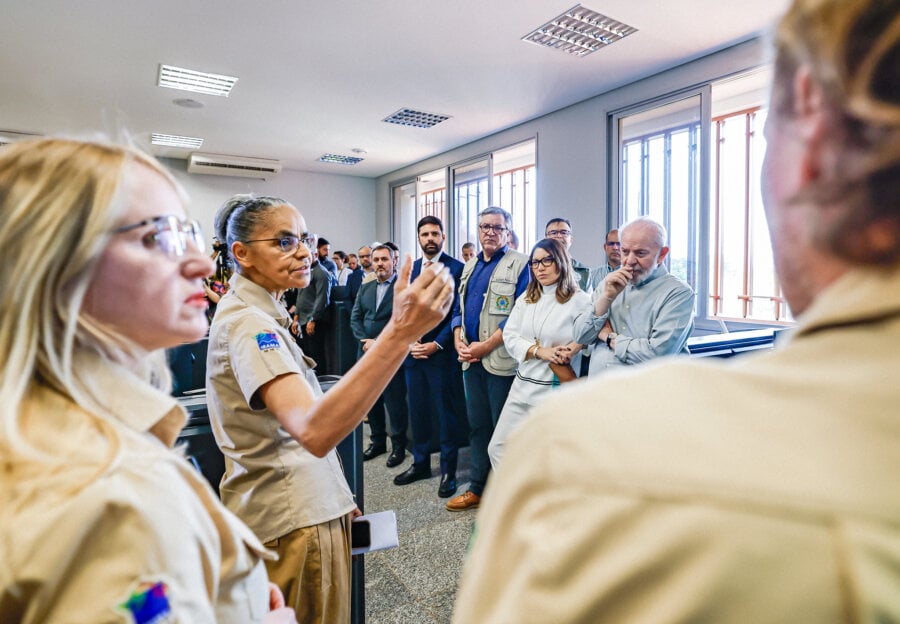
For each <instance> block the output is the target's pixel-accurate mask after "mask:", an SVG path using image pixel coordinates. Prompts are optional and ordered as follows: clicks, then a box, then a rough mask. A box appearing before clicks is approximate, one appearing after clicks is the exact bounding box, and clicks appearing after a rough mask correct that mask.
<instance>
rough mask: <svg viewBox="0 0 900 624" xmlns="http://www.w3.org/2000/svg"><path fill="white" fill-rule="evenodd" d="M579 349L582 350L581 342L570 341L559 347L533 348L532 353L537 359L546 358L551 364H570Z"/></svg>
mask: <svg viewBox="0 0 900 624" xmlns="http://www.w3.org/2000/svg"><path fill="white" fill-rule="evenodd" d="M579 351H581V344H579V343H577V342H570V343H569V344H567V345H560V346H558V347H538V348H537V349H534V348H532V353H533V354H534V357H535V358H536V359H539V360H544V361H546V362H549V363H550V364H569V363H570V362H571V361H572V358H573V357H575V354H576V353H578V352H579Z"/></svg>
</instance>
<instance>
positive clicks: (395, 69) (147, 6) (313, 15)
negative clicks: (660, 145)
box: [0, 0, 787, 177]
mask: <svg viewBox="0 0 900 624" xmlns="http://www.w3.org/2000/svg"><path fill="white" fill-rule="evenodd" d="M0 3H2V5H6V6H4V7H3V14H4V19H2V20H0V41H2V46H3V53H2V55H0V130H9V131H17V132H30V133H39V134H60V133H64V134H72V133H77V134H81V135H83V134H84V133H85V132H90V131H101V132H103V133H106V134H107V135H112V136H113V137H118V138H122V137H123V136H124V135H130V136H133V137H135V138H136V139H138V140H139V141H142V140H143V141H147V142H149V134H150V132H161V133H166V134H178V135H187V136H194V137H202V138H203V139H204V141H205V142H204V144H203V146H202V148H201V149H200V151H202V152H205V153H215V154H228V155H239V156H248V157H260V158H273V159H277V160H280V161H282V164H283V166H284V167H285V168H287V169H298V170H304V171H317V172H325V173H336V174H344V175H359V176H365V177H377V176H380V175H383V174H385V173H389V172H391V171H393V170H395V169H398V168H400V167H403V166H405V165H408V164H410V163H413V162H416V161H419V160H422V159H424V158H428V157H430V156H433V155H435V154H439V153H441V152H444V151H447V150H449V149H452V148H454V147H457V146H460V145H464V144H466V143H468V142H471V141H473V140H475V139H478V138H481V137H483V136H486V135H488V134H491V133H493V132H496V131H498V130H501V129H503V128H508V127H511V126H514V125H517V124H519V123H522V122H524V121H527V120H529V119H534V118H535V117H539V116H541V115H543V114H546V113H549V112H552V111H555V110H558V109H560V108H563V107H565V106H568V105H570V104H574V103H576V102H579V101H581V100H584V99H587V98H589V97H591V96H594V95H597V94H599V93H603V92H605V91H608V90H610V89H613V88H615V87H618V86H621V85H624V84H627V83H630V82H633V81H635V80H637V79H639V78H642V77H645V76H649V75H652V74H654V73H657V72H659V71H662V70H664V69H667V68H669V67H673V66H675V65H679V64H681V63H684V62H686V61H688V60H691V59H694V58H697V57H699V56H703V55H706V54H708V53H710V52H712V51H715V50H718V49H722V48H725V47H728V46H730V45H733V44H735V43H738V42H741V41H744V40H747V39H749V38H751V37H753V36H755V35H757V34H759V33H760V32H762V31H765V29H766V28H768V27H769V25H770V24H772V22H773V21H774V19H775V18H776V17H777V16H778V15H779V14H780V13H781V11H783V10H784V8H785V7H786V4H787V3H786V0H755V1H753V2H747V1H746V0H679V1H673V0H656V1H640V0H584V2H583V4H584V5H585V6H586V7H587V8H590V9H593V10H595V11H598V12H601V13H604V14H606V15H608V16H610V17H612V18H614V19H616V20H619V21H621V22H625V23H626V24H628V25H630V26H634V27H635V28H637V29H638V32H636V33H634V34H632V35H630V36H628V37H626V38H625V39H622V40H621V41H618V42H616V43H614V44H613V45H611V46H609V47H607V48H605V49H601V50H599V51H597V52H594V53H593V54H590V55H588V56H585V57H575V56H571V55H569V54H566V53H563V52H559V51H557V50H551V49H548V48H543V47H540V46H537V45H534V44H532V43H526V42H524V41H522V40H521V38H522V37H523V36H525V35H527V34H528V33H530V32H531V31H532V30H534V29H535V28H537V27H538V26H540V25H541V24H543V23H544V22H546V21H548V20H550V19H552V18H554V17H556V16H557V15H559V14H561V13H563V12H565V11H566V10H567V9H569V8H571V7H572V6H573V5H574V4H575V1H574V0H456V1H455V2H443V1H434V0H420V1H419V2H409V1H407V2H399V1H396V0H349V1H345V2H334V1H332V2H324V1H322V2H313V1H311V0H257V1H256V2H248V1H246V0H152V1H150V2H148V1H146V0H140V1H139V0H89V1H85V2H70V1H64V0H28V1H27V2H22V1H20V0H0ZM161 63H164V64H171V65H178V66H181V67H185V68H188V69H194V70H200V71H207V72H211V73H218V74H226V75H231V76H237V77H238V82H237V85H236V86H235V88H234V90H233V91H232V94H231V95H230V96H229V97H227V98H224V97H216V96H208V95H201V94H195V93H187V92H184V91H176V90H173V89H166V88H161V87H157V86H156V79H157V72H158V68H159V64H161ZM179 98H192V99H194V100H197V101H199V102H201V103H202V104H203V107H202V108H196V109H194V108H184V107H181V106H177V105H175V104H174V103H173V101H174V100H176V99H179ZM401 108H412V109H415V110H420V111H425V112H429V113H441V114H444V115H450V117H451V118H450V119H449V120H447V121H444V122H442V123H440V124H438V125H437V126H434V127H433V128H430V129H420V128H412V127H405V126H399V125H395V124H389V123H383V122H382V121H381V120H382V119H383V118H385V117H387V116H388V115H390V114H392V113H394V112H395V111H397V110H399V109H401ZM354 148H355V149H362V150H365V151H366V152H367V153H366V154H365V156H364V157H365V160H364V161H363V162H361V163H359V164H357V165H353V166H347V165H338V164H326V163H319V162H317V161H318V158H319V157H320V156H322V155H323V154H326V153H333V154H341V155H346V156H353V155H354V153H353V152H352V150H353V149H354ZM154 153H155V154H157V155H158V156H170V157H177V158H185V157H186V156H187V154H188V153H189V152H188V150H177V149H172V148H161V149H160V148H156V149H154Z"/></svg>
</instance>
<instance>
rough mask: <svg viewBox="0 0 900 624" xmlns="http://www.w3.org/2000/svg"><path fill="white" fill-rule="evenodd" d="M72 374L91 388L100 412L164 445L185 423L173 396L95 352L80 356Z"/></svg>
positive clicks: (184, 418) (173, 439)
mask: <svg viewBox="0 0 900 624" xmlns="http://www.w3.org/2000/svg"><path fill="white" fill-rule="evenodd" d="M75 374H76V375H77V376H78V377H80V378H81V380H82V381H83V382H84V383H85V385H86V386H87V387H89V388H93V389H94V394H95V396H96V397H97V400H98V401H99V403H100V405H99V407H100V408H102V409H103V412H104V413H106V414H107V415H109V416H112V417H113V418H114V419H115V420H116V421H118V422H119V423H120V424H122V425H124V426H126V427H128V428H129V429H132V430H134V431H137V432H138V433H144V432H149V433H151V434H153V435H154V436H156V437H157V438H159V439H160V441H162V443H163V444H165V445H166V446H168V447H171V446H172V445H173V444H174V443H175V439H176V438H177V437H178V434H179V433H180V432H181V430H182V429H183V428H184V425H185V423H186V422H187V414H186V413H185V411H184V409H183V408H182V407H181V406H180V405H179V404H178V400H177V399H175V397H173V396H170V395H168V394H166V393H165V392H163V391H161V390H158V389H157V388H154V387H153V385H151V384H150V383H148V382H147V381H145V380H144V379H141V378H140V377H139V376H138V375H137V374H135V373H133V372H132V371H130V370H128V369H127V368H125V367H124V366H119V365H117V364H114V363H112V362H110V361H109V360H107V359H106V358H105V357H102V356H100V355H99V354H93V353H92V354H88V355H85V356H84V357H83V358H81V359H80V360H79V362H78V366H77V367H76V373H75Z"/></svg>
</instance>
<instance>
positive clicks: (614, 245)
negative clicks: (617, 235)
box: [606, 241, 622, 247]
mask: <svg viewBox="0 0 900 624" xmlns="http://www.w3.org/2000/svg"><path fill="white" fill-rule="evenodd" d="M606 246H607V247H621V246H622V243H620V242H618V241H615V242H611V243H606Z"/></svg>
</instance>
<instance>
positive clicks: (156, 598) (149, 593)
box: [119, 581, 173, 624]
mask: <svg viewBox="0 0 900 624" xmlns="http://www.w3.org/2000/svg"><path fill="white" fill-rule="evenodd" d="M168 594H169V588H168V586H167V585H166V584H165V583H163V582H162V581H145V582H141V583H138V585H137V587H135V588H134V591H132V592H131V596H130V597H129V598H128V600H126V601H125V602H123V603H122V604H120V605H119V608H120V609H121V610H123V611H125V612H126V613H130V614H131V617H132V619H133V621H134V624H163V623H164V622H171V621H172V616H173V614H172V607H171V606H170V605H169V595H168Z"/></svg>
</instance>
